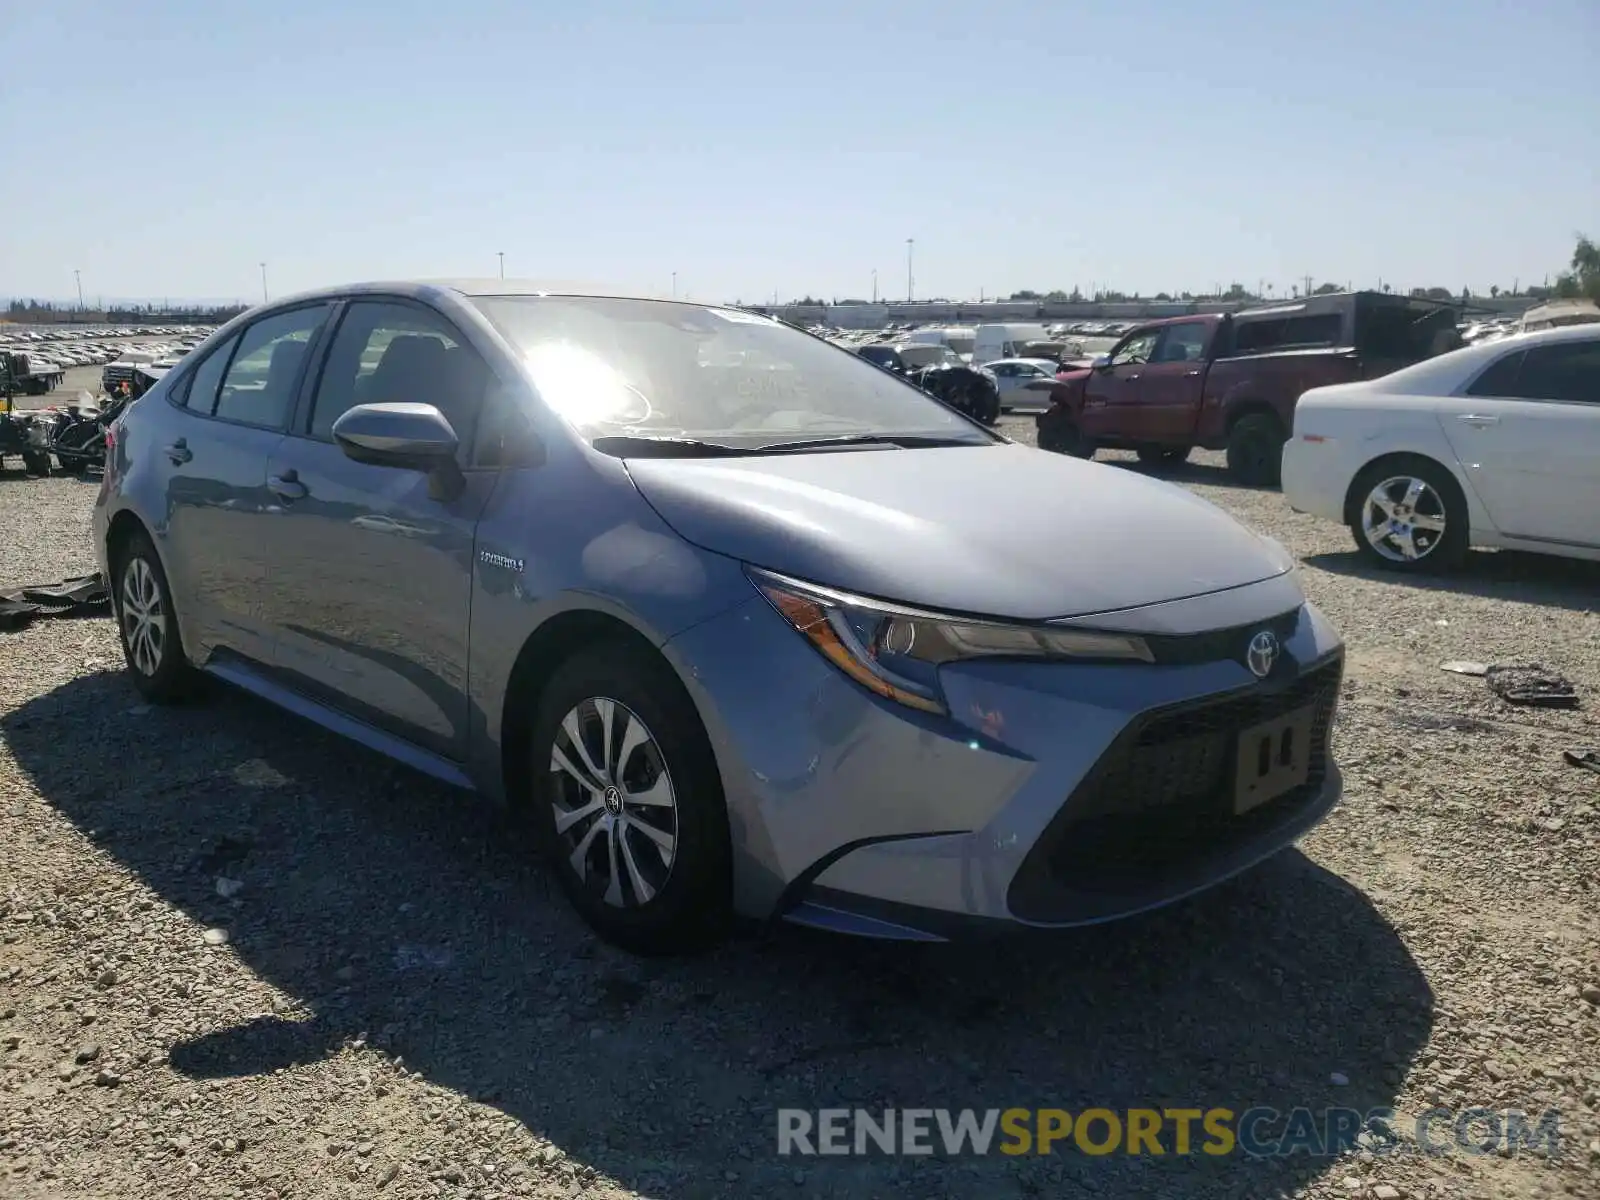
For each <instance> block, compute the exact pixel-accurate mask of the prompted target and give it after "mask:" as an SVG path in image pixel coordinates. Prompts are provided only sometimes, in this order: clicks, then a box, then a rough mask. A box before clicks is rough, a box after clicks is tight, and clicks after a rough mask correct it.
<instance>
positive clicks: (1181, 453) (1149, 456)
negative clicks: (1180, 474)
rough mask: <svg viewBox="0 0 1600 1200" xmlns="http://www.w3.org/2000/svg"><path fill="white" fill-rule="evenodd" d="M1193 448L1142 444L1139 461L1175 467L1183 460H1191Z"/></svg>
mask: <svg viewBox="0 0 1600 1200" xmlns="http://www.w3.org/2000/svg"><path fill="white" fill-rule="evenodd" d="M1192 449H1193V447H1192V446H1140V447H1139V449H1138V455H1139V461H1140V462H1142V463H1151V464H1153V465H1155V466H1162V467H1175V466H1177V465H1178V464H1179V463H1181V462H1187V461H1189V452H1190V451H1191V450H1192Z"/></svg>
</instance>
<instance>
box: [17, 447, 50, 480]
mask: <svg viewBox="0 0 1600 1200" xmlns="http://www.w3.org/2000/svg"><path fill="white" fill-rule="evenodd" d="M22 465H23V466H24V467H26V468H27V470H28V474H30V475H48V474H50V456H49V455H48V454H44V453H41V452H40V451H37V450H30V451H28V452H27V453H25V454H24V455H23V456H22Z"/></svg>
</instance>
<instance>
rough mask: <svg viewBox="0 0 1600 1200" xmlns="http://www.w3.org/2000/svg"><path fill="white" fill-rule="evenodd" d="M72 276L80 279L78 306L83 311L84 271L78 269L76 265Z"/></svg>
mask: <svg viewBox="0 0 1600 1200" xmlns="http://www.w3.org/2000/svg"><path fill="white" fill-rule="evenodd" d="M72 277H73V278H74V279H76V280H77V281H78V308H79V310H80V311H81V310H82V309H83V307H84V305H83V272H82V271H80V270H78V269H77V268H76V267H74V268H73V269H72Z"/></svg>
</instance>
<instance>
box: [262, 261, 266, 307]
mask: <svg viewBox="0 0 1600 1200" xmlns="http://www.w3.org/2000/svg"><path fill="white" fill-rule="evenodd" d="M266 302H267V264H266V263H262V264H261V303H263V304H265V303H266Z"/></svg>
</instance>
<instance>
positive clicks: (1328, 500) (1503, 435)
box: [1283, 325, 1600, 571]
mask: <svg viewBox="0 0 1600 1200" xmlns="http://www.w3.org/2000/svg"><path fill="white" fill-rule="evenodd" d="M1283 492H1284V495H1285V496H1286V497H1287V498H1288V501H1289V505H1290V507H1292V508H1294V509H1295V510H1296V511H1297V512H1307V513H1312V514H1314V515H1316V516H1319V517H1326V518H1327V519H1329V520H1331V521H1339V522H1341V523H1342V524H1345V525H1348V526H1349V527H1350V530H1351V532H1352V533H1353V534H1354V535H1355V540H1356V545H1357V546H1358V547H1359V548H1360V549H1361V552H1362V553H1363V554H1365V555H1366V556H1367V557H1368V558H1369V559H1371V560H1372V561H1373V562H1375V563H1377V564H1379V565H1381V566H1384V567H1390V568H1393V569H1396V570H1403V571H1425V570H1445V569H1448V568H1450V567H1454V566H1457V565H1459V564H1460V562H1461V561H1462V560H1463V559H1464V558H1465V557H1466V553H1467V550H1468V548H1469V547H1470V546H1485V547H1503V548H1506V549H1515V550H1531V551H1536V552H1538V553H1542V554H1558V555H1563V556H1566V557H1571V558H1584V559H1592V560H1596V561H1600V326H1595V325H1589V326H1582V325H1578V326H1568V327H1567V328H1563V329H1550V330H1545V331H1542V332H1539V333H1530V334H1523V335H1519V336H1516V337H1509V338H1504V339H1499V340H1496V341H1492V342H1485V343H1480V344H1477V345H1473V346H1468V347H1467V348H1466V349H1463V350H1457V351H1454V352H1453V353H1450V354H1444V355H1440V356H1439V357H1438V358H1432V359H1429V360H1427V361H1426V362H1421V363H1418V364H1416V365H1415V366H1412V367H1407V368H1405V369H1404V370H1400V371H1396V372H1394V373H1393V374H1391V375H1385V376H1383V377H1381V378H1378V379H1369V380H1364V381H1362V382H1360V383H1348V384H1341V385H1338V386H1336V387H1324V388H1314V389H1312V390H1311V391H1309V392H1306V393H1305V394H1304V395H1303V396H1301V397H1300V400H1299V403H1298V404H1297V405H1296V407H1295V414H1294V434H1293V436H1292V437H1291V438H1290V439H1289V443H1288V445H1286V446H1285V447H1284V454H1283Z"/></svg>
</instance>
